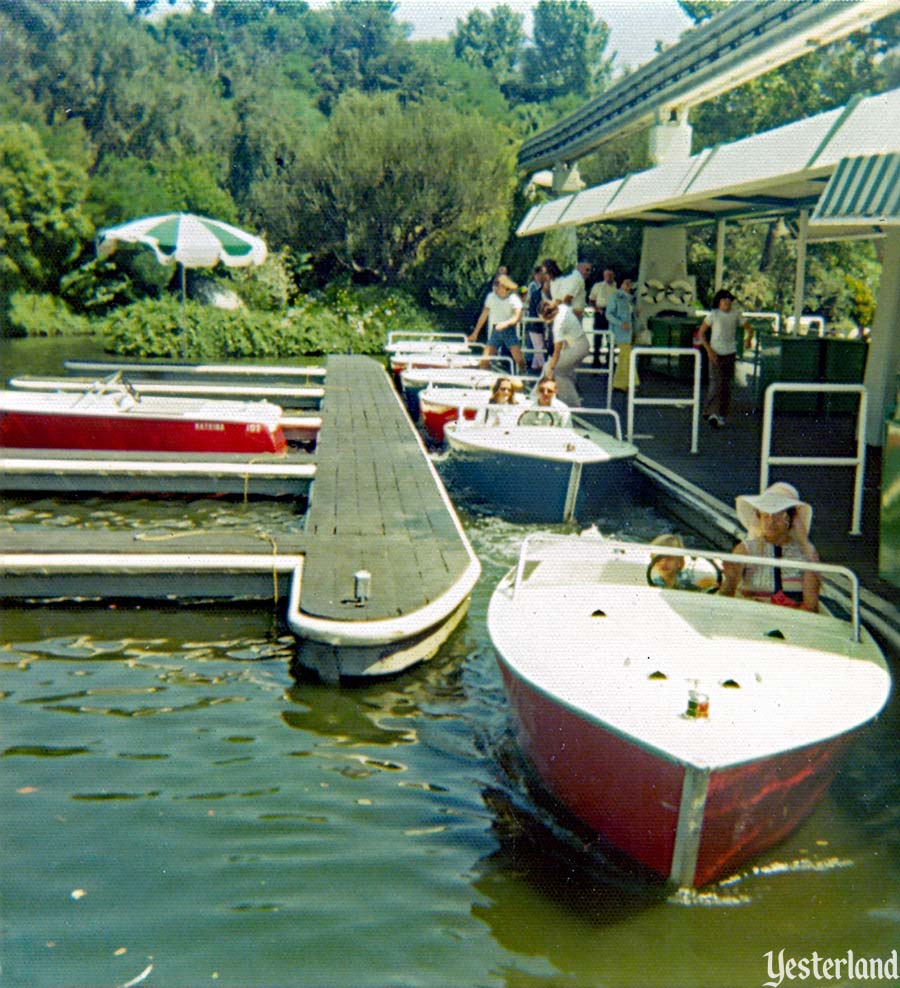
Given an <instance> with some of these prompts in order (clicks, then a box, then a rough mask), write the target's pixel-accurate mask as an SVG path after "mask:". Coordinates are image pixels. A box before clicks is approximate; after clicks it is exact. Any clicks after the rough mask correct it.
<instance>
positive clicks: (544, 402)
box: [530, 377, 572, 426]
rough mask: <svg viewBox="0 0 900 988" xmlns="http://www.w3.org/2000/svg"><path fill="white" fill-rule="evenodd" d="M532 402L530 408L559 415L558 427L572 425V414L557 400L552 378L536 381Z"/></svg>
mask: <svg viewBox="0 0 900 988" xmlns="http://www.w3.org/2000/svg"><path fill="white" fill-rule="evenodd" d="M532 400H533V404H532V405H531V406H530V407H531V408H548V409H550V411H552V412H558V413H559V416H560V419H561V421H560V425H563V426H568V425H571V424H572V413H571V412H570V411H569V406H568V405H567V404H566V403H565V402H564V401H561V400H560V399H559V397H558V394H557V386H556V381H554V380H553V379H552V378H548V377H544V378H542V379H541V380H540V381H538V383H537V387H536V388H535V389H534V392H533V393H532Z"/></svg>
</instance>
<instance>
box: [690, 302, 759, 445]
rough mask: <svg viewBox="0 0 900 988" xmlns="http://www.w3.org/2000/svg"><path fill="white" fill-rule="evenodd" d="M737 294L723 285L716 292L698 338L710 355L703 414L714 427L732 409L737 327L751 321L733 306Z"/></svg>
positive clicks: (721, 425) (718, 427)
mask: <svg viewBox="0 0 900 988" xmlns="http://www.w3.org/2000/svg"><path fill="white" fill-rule="evenodd" d="M733 302H734V296H733V295H732V294H731V292H729V291H728V289H726V288H720V289H719V291H717V292H716V294H715V295H714V296H713V304H712V311H711V312H709V314H708V315H707V316H706V318H705V319H704V320H703V322H702V323H701V324H700V329H699V330H698V332H697V339H698V341H699V343H700V346H701V347H703V349H704V350H705V351H706V355H707V357H709V391H708V392H707V396H706V404H705V405H704V406H703V415H704V417H705V418H706V421H707V422H709V424H710V425H711V426H712V427H713V428H714V429H721V428H722V427H723V426H724V425H725V424H726V420H727V419H728V413H729V412H730V411H731V387H732V384H733V382H734V366H735V364H736V363H737V331H738V327H739V326H740V327H741V328H743V329H744V330H745V331H749V330H750V325H749V323H747V321H746V320H745V319H744V315H743V313H742V312H741V311H740V310H739V309H735V308H733V307H732V304H733Z"/></svg>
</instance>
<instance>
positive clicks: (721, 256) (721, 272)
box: [715, 220, 726, 291]
mask: <svg viewBox="0 0 900 988" xmlns="http://www.w3.org/2000/svg"><path fill="white" fill-rule="evenodd" d="M725 225H726V221H725V220H719V222H718V223H716V273H715V286H716V291H718V290H719V289H720V288H721V287H722V281H723V279H724V277H725Z"/></svg>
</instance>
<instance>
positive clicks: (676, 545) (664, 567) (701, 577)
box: [647, 532, 718, 591]
mask: <svg viewBox="0 0 900 988" xmlns="http://www.w3.org/2000/svg"><path fill="white" fill-rule="evenodd" d="M650 544H651V545H659V546H670V547H672V548H673V549H683V548H684V540H683V539H682V538H681V536H680V535H675V534H674V532H666V533H665V534H663V535H657V536H656V538H655V539H654V540H653V541H652V542H651V543H650ZM695 562H699V563H703V562H704V560H695ZM707 569H708V570H709V572H704V571H703V570H702V569H701V568H695V567H694V566H689V565H688V563H687V559H686V558H685V557H684V556H665V555H662V554H660V555H658V556H651V557H650V568H649V569H648V571H647V580H648V582H649V583H650V584H652V585H653V586H654V587H664V588H665V589H667V590H703V591H710V590H714V589H715V588H716V586H717V585H718V579H717V575H718V574H717V570H716V567H715V565H714V564H713V563H709V565H708V567H707Z"/></svg>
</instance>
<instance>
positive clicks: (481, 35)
mask: <svg viewBox="0 0 900 988" xmlns="http://www.w3.org/2000/svg"><path fill="white" fill-rule="evenodd" d="M524 19H525V17H524V15H523V14H516V13H514V12H513V10H512V8H511V7H510V6H509V5H508V4H501V5H500V6H497V7H494V8H493V9H492V10H491V12H490V13H485V11H483V10H478V9H477V8H476V9H475V10H473V11H471V12H470V13H469V15H468V17H466V19H465V20H464V21H459V20H458V21H457V22H456V34H455V35H454V36H453V51H454V54H455V55H456V57H457V58H459V59H462V60H463V61H464V62H468V63H469V64H470V65H483V66H484V68H486V69H487V70H488V72H489V73H490V75H491V78H492V79H493V80H494V83H495V84H496V85H498V86H503V85H504V84H506V83H509V82H510V81H511V80H512V79H513V77H514V74H515V72H516V70H517V69H518V67H519V61H520V59H521V57H522V52H523V51H524V48H525V32H524V30H523V29H522V22H523V21H524Z"/></svg>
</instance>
